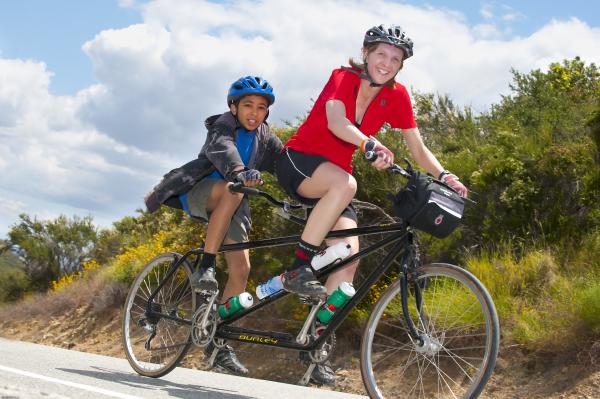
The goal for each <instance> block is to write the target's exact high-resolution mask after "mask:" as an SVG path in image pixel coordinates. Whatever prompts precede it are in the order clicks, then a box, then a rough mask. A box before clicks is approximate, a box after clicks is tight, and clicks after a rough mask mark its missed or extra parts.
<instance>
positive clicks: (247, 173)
mask: <svg viewBox="0 0 600 399" xmlns="http://www.w3.org/2000/svg"><path fill="white" fill-rule="evenodd" d="M235 180H237V181H239V182H242V183H244V186H248V187H252V186H258V185H260V184H262V179H261V176H260V172H259V171H258V170H256V169H248V170H243V171H241V172H240V173H238V174H237V176H236V177H235Z"/></svg>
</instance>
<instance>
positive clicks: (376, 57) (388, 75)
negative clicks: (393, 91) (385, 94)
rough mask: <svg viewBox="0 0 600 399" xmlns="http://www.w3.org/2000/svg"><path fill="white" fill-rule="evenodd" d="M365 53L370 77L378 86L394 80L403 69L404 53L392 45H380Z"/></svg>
mask: <svg viewBox="0 0 600 399" xmlns="http://www.w3.org/2000/svg"><path fill="white" fill-rule="evenodd" d="M363 51H365V54H364V55H366V57H365V58H364V59H365V61H366V62H367V68H368V70H369V71H368V72H369V75H370V76H371V78H372V79H373V81H375V83H377V84H385V83H386V82H388V81H389V80H390V79H393V78H394V76H396V74H397V73H398V71H399V70H400V68H401V67H402V60H403V59H404V52H403V51H402V50H400V49H399V48H398V47H395V46H392V45H391V44H387V43H380V44H378V45H377V47H375V48H374V49H373V50H370V51H367V50H363Z"/></svg>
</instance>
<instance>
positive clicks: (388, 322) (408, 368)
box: [361, 263, 500, 399]
mask: <svg viewBox="0 0 600 399" xmlns="http://www.w3.org/2000/svg"><path fill="white" fill-rule="evenodd" d="M400 291H401V287H400V281H395V282H394V283H393V284H392V285H391V286H390V287H388V288H387V289H386V291H384V293H383V294H382V295H381V297H380V298H379V300H378V301H377V303H376V304H375V307H374V309H373V312H372V313H371V316H370V317H369V320H368V322H367V325H366V327H365V331H364V333H363V337H362V343H361V374H362V378H363V382H364V384H365V387H366V389H367V392H368V394H369V396H370V397H371V398H427V399H429V398H436V399H445V398H463V399H474V398H477V397H478V396H479V394H480V393H481V391H482V390H483V388H484V386H485V384H486V383H487V381H488V379H489V378H490V376H491V375H492V372H493V369H494V366H495V364H496V357H497V355H498V345H499V341H500V325H499V322H498V315H497V314H496V309H495V307H494V303H493V301H492V299H491V297H490V295H489V294H488V292H487V290H486V289H485V287H484V286H483V285H482V284H481V283H480V282H479V280H477V278H476V277H475V276H473V275H472V274H471V273H469V272H468V271H466V270H464V269H462V268H460V267H458V266H454V265H449V264H443V263H437V264H429V265H425V266H422V267H419V268H418V269H417V271H416V273H414V274H413V275H412V276H411V278H410V279H409V288H408V293H407V294H408V311H409V316H410V318H411V319H412V321H413V323H414V324H415V327H416V330H417V332H418V334H419V336H420V338H421V339H420V340H415V339H413V338H412V337H411V336H410V334H409V332H408V331H409V330H408V328H407V327H406V321H405V318H404V314H403V311H402V299H401V295H400ZM419 293H420V297H421V306H420V310H419V309H417V300H416V297H418V296H419V295H418V294H419Z"/></svg>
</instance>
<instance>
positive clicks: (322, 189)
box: [283, 162, 356, 296]
mask: <svg viewBox="0 0 600 399" xmlns="http://www.w3.org/2000/svg"><path fill="white" fill-rule="evenodd" d="M296 191H297V193H298V194H299V195H300V196H302V197H304V198H311V199H319V201H318V202H317V204H316V205H315V207H314V208H313V209H312V211H311V213H310V215H309V217H308V220H307V222H306V226H305V227H304V231H303V232H302V236H301V240H300V243H299V244H298V247H297V248H296V259H295V260H294V262H293V264H292V266H291V267H290V268H289V269H288V271H287V272H286V273H285V275H284V282H283V287H284V288H285V289H286V290H287V291H290V292H295V293H297V294H300V295H310V296H319V295H325V294H326V293H327V290H326V288H325V287H324V286H323V285H321V283H320V282H319V281H318V280H317V279H316V278H315V275H314V273H313V271H312V268H311V267H310V261H311V259H312V257H313V256H314V255H315V254H316V253H317V252H318V251H319V246H320V245H321V243H322V242H323V239H324V238H325V236H326V235H327V233H328V232H329V231H330V230H331V229H332V228H333V226H334V225H335V224H336V222H337V220H338V219H339V218H340V214H341V213H342V211H343V210H344V209H345V208H346V207H347V206H348V204H349V203H350V201H351V200H352V198H353V197H354V194H355V193H356V180H355V179H354V177H352V175H350V174H349V173H347V172H346V171H344V170H343V169H341V168H340V167H338V166H337V165H334V164H332V163H330V162H324V163H321V164H320V165H319V166H318V167H317V168H316V169H315V171H314V172H313V173H312V175H311V177H310V178H305V179H304V180H303V181H302V183H300V185H299V186H298V189H297V190H296Z"/></svg>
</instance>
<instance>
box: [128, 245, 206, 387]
mask: <svg viewBox="0 0 600 399" xmlns="http://www.w3.org/2000/svg"><path fill="white" fill-rule="evenodd" d="M180 258H181V255H179V254H176V253H164V254H161V255H158V256H157V257H156V258H154V259H152V260H151V261H150V262H149V263H148V264H146V266H144V268H143V269H142V270H141V271H140V273H139V274H138V276H137V277H136V278H135V280H134V281H133V284H132V285H131V288H130V289H129V293H128V295H127V299H126V301H125V306H124V309H123V326H122V334H123V349H124V350H125V355H126V356H127V360H128V361H129V364H131V367H133V369H134V370H135V371H136V372H138V373H139V374H141V375H144V376H147V377H160V376H163V375H165V374H167V373H168V372H169V371H171V370H172V369H173V368H175V366H177V364H178V363H179V361H180V360H181V358H182V357H183V356H184V355H185V354H186V352H187V350H188V348H189V346H190V343H191V338H190V334H191V318H192V316H193V314H194V310H195V309H196V295H195V294H194V292H193V291H192V289H191V288H190V283H189V278H190V276H191V274H192V270H191V268H190V266H189V265H188V263H187V262H183V263H181V264H180V265H179V266H178V267H177V269H176V270H175V272H174V273H172V274H169V271H170V269H171V266H172V265H173V264H174V262H176V261H177V260H178V259H180ZM163 281H164V284H163V285H162V287H161V289H160V290H158V291H157V293H156V295H155V297H154V300H153V301H152V303H151V305H150V306H148V299H149V298H150V295H151V294H152V293H154V292H155V291H156V290H157V288H158V286H159V285H160V284H161V283H162V282H163ZM148 310H150V312H149V311H148Z"/></svg>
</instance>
